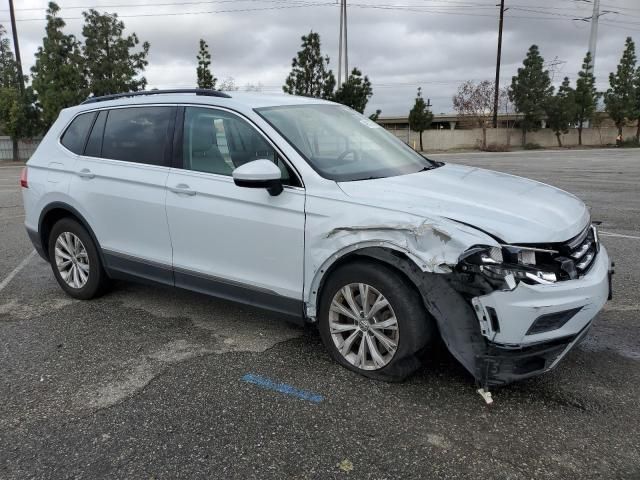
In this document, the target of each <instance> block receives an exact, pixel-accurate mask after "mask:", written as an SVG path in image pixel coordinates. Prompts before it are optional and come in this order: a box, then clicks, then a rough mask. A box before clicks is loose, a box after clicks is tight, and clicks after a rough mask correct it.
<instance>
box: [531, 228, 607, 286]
mask: <svg viewBox="0 0 640 480" xmlns="http://www.w3.org/2000/svg"><path fill="white" fill-rule="evenodd" d="M527 246H529V247H534V248H539V249H542V250H548V251H547V252H542V251H536V252H535V267H536V268H539V269H542V270H545V271H549V272H553V273H555V274H556V277H557V278H558V280H573V279H575V278H578V277H581V276H582V275H584V274H585V273H587V272H588V271H589V268H591V266H592V265H593V261H594V260H595V258H596V256H597V255H598V250H599V245H598V234H597V232H596V229H595V227H593V226H592V225H589V226H587V227H586V228H585V229H584V230H583V231H582V232H580V233H579V234H578V235H576V236H575V237H573V238H572V239H570V240H567V241H566V242H562V243H549V244H542V245H541V244H535V245H531V244H527ZM551 251H553V252H554V253H551ZM555 252H557V253H555Z"/></svg>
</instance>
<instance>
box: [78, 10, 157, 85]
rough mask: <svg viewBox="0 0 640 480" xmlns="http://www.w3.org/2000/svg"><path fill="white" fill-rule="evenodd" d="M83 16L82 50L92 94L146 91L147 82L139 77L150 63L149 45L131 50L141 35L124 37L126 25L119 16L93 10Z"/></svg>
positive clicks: (144, 43) (145, 43)
mask: <svg viewBox="0 0 640 480" xmlns="http://www.w3.org/2000/svg"><path fill="white" fill-rule="evenodd" d="M82 15H83V16H84V26H83V27H82V35H83V36H84V37H85V43H84V47H83V49H82V51H83V54H84V57H85V62H86V63H85V66H86V71H87V75H88V83H89V90H90V92H91V93H92V94H93V95H95V96H99V95H108V94H112V93H122V92H130V91H136V90H143V89H144V87H145V86H146V85H147V79H146V78H145V77H142V76H139V75H140V74H141V73H142V72H143V71H144V69H145V67H146V66H147V64H148V63H149V62H148V61H147V55H148V54H149V42H143V43H142V49H141V50H140V51H138V52H136V53H134V52H132V50H133V49H134V48H135V47H136V46H137V45H138V44H139V43H140V41H139V40H138V36H137V35H136V34H135V33H133V34H131V35H129V36H126V37H125V36H123V32H124V23H123V22H122V21H121V20H118V15H117V14H115V13H114V14H107V13H105V14H101V13H99V12H98V11H96V10H94V9H91V10H89V11H88V12H82Z"/></svg>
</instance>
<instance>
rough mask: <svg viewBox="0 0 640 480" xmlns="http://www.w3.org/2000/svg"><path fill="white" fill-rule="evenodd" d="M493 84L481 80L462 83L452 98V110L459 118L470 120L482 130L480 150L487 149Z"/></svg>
mask: <svg viewBox="0 0 640 480" xmlns="http://www.w3.org/2000/svg"><path fill="white" fill-rule="evenodd" d="M493 92H494V83H493V82H491V81H489V80H483V81H482V82H480V83H475V82H474V81H473V80H468V81H466V82H464V83H463V84H462V85H460V87H458V93H456V94H455V95H454V96H453V108H454V109H455V111H456V112H458V115H459V116H460V117H461V118H464V119H469V120H472V121H473V122H474V123H475V124H476V125H477V126H478V127H480V128H482V148H483V149H486V148H487V126H488V125H489V124H490V122H491V116H492V114H493V97H494V93H493Z"/></svg>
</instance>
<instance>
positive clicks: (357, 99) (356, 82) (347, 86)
mask: <svg viewBox="0 0 640 480" xmlns="http://www.w3.org/2000/svg"><path fill="white" fill-rule="evenodd" d="M371 95H373V89H372V88H371V82H370V81H369V77H367V76H366V75H365V76H364V77H362V72H361V71H360V70H358V69H357V68H354V69H353V70H352V72H351V74H350V75H349V78H348V79H347V81H346V82H344V83H343V84H342V85H340V88H338V90H336V93H335V95H334V101H336V102H338V103H341V104H343V105H346V106H348V107H351V108H353V109H354V110H356V111H358V112H360V113H364V109H365V108H366V107H367V102H369V99H370V98H371Z"/></svg>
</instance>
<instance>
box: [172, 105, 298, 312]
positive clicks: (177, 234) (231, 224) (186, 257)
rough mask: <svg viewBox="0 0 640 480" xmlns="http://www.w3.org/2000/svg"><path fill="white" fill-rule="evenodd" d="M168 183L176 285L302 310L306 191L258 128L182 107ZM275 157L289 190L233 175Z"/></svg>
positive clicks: (219, 112) (227, 115) (217, 112)
mask: <svg viewBox="0 0 640 480" xmlns="http://www.w3.org/2000/svg"><path fill="white" fill-rule="evenodd" d="M178 118H179V120H178V123H179V124H181V125H182V126H183V128H182V130H181V135H178V137H177V138H176V142H175V147H174V154H175V155H176V156H177V157H178V163H179V165H180V166H181V168H174V169H171V172H170V173H169V178H168V180H167V189H168V193H167V218H168V221H169V231H170V233H171V241H172V245H173V267H174V277H175V282H176V286H181V287H185V288H189V289H192V290H196V291H201V292H204V293H209V294H213V295H216V296H219V297H222V298H227V299H231V300H239V301H241V302H245V303H249V304H253V305H257V306H260V307H264V308H268V309H271V310H275V311H278V312H281V313H284V314H288V315H294V316H298V317H299V316H300V315H301V314H302V289H303V255H304V222H305V216H304V201H305V195H304V189H303V188H302V185H301V182H300V180H299V178H298V176H297V174H296V173H295V172H294V171H293V169H291V168H290V167H289V166H288V164H287V163H286V162H285V160H284V159H283V157H282V155H281V154H280V153H279V152H278V151H277V149H276V148H274V146H273V144H272V143H270V142H269V141H268V140H267V139H266V138H265V137H264V136H263V135H262V134H261V133H260V132H259V131H258V130H256V128H255V127H254V126H253V125H252V124H250V123H249V122H248V121H247V120H246V119H244V118H242V117H240V116H239V115H237V114H235V113H232V112H229V111H226V110H223V109H218V108H206V107H189V106H188V107H184V110H183V111H182V115H179V117H178ZM257 159H269V160H271V161H273V162H275V163H276V164H277V165H278V166H279V167H280V169H281V171H282V172H283V182H284V185H285V186H284V191H283V192H282V193H281V194H280V195H277V196H271V195H270V194H269V193H268V192H267V190H266V189H253V188H243V187H238V186H236V185H235V183H234V181H233V178H232V177H231V172H232V171H233V170H234V168H236V167H237V166H240V165H241V164H244V163H247V162H249V161H252V160H257Z"/></svg>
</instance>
